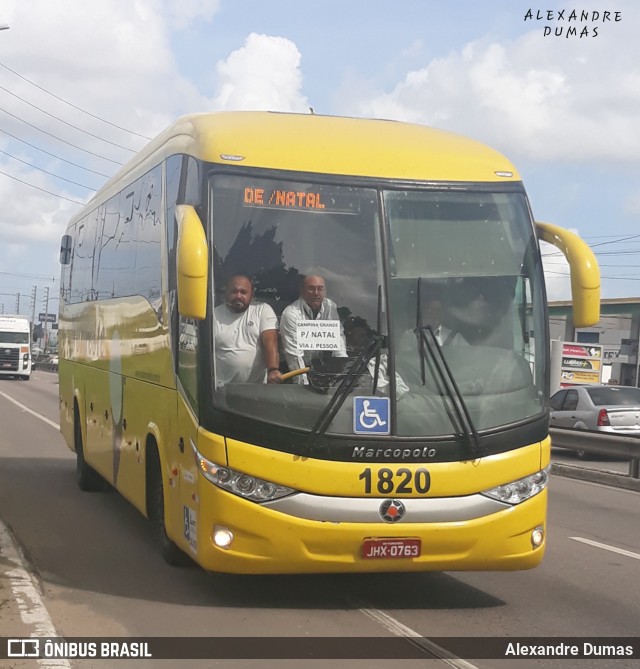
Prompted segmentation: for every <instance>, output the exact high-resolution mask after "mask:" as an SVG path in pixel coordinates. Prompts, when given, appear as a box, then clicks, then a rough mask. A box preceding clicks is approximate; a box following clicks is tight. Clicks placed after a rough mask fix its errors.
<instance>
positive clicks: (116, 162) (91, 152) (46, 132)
mask: <svg viewBox="0 0 640 669" xmlns="http://www.w3.org/2000/svg"><path fill="white" fill-rule="evenodd" d="M0 111H3V112H4V113H5V114H8V115H9V116H13V118H15V119H17V120H18V121H21V122H22V123H25V124H26V125H28V126H30V127H31V128H34V129H35V130H39V131H40V132H42V133H44V134H45V135H49V137H53V138H54V139H57V140H58V141H60V142H64V143H65V144H68V145H69V146H72V147H73V148H74V149H78V150H80V151H84V152H85V153H90V154H91V155H92V156H96V157H97V158H102V160H108V161H109V162H110V163H115V164H116V165H123V164H124V163H120V162H118V161H117V160H112V159H111V158H106V157H105V156H101V155H100V154H99V153H94V152H93V151H89V150H88V149H83V148H82V147H81V146H77V145H76V144H72V143H71V142H68V141H67V140H66V139H62V138H61V137H57V136H56V135H54V134H52V133H50V132H48V131H47V130H43V129H42V128H38V126H36V125H33V123H29V121H25V120H24V119H22V118H20V117H19V116H16V115H15V114H12V113H11V112H8V111H7V110H6V109H3V108H2V107H0Z"/></svg>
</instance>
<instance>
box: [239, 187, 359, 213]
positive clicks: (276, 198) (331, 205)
mask: <svg viewBox="0 0 640 669" xmlns="http://www.w3.org/2000/svg"><path fill="white" fill-rule="evenodd" d="M278 186H280V187H278ZM360 200H361V195H360V194H359V193H357V192H354V191H353V189H350V188H344V187H333V186H327V185H319V184H313V185H312V184H295V183H290V182H289V183H286V184H278V185H277V186H276V185H271V184H268V183H267V182H266V181H265V182H260V184H259V185H258V184H257V183H255V182H254V183H253V184H252V185H250V186H245V188H244V190H243V200H242V204H243V205H244V206H245V207H251V208H254V209H280V210H288V211H305V212H314V213H319V214H358V213H359V212H360Z"/></svg>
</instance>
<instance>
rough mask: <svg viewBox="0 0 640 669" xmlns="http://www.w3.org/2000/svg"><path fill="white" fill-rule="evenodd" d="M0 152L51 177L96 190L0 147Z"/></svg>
mask: <svg viewBox="0 0 640 669" xmlns="http://www.w3.org/2000/svg"><path fill="white" fill-rule="evenodd" d="M0 153H4V155H5V156H9V158H13V159H14V160H18V161H20V162H21V163H24V164H25V165H28V166H29V167H31V168H33V169H35V170H40V171H41V172H44V173H45V174H49V175H51V176H52V177H55V178H56V179H62V181H66V182H67V183H70V184H73V185H74V186H80V188H86V189H87V190H90V191H92V192H94V193H95V192H96V189H95V188H91V186H85V185H84V184H81V183H78V182H77V181H71V179H65V177H61V176H59V175H58V174H54V173H53V172H49V170H45V169H44V168H42V167H38V166H37V165H34V164H33V163H30V162H28V161H26V160H22V158H18V157H17V156H13V155H11V154H10V153H7V152H6V151H3V150H2V149H0Z"/></svg>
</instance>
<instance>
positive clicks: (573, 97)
mask: <svg viewBox="0 0 640 669" xmlns="http://www.w3.org/2000/svg"><path fill="white" fill-rule="evenodd" d="M585 9H586V7H585ZM616 9H624V11H623V12H622V15H623V19H624V20H623V21H621V22H618V23H615V22H609V23H606V24H592V23H589V24H588V25H589V29H590V30H591V31H592V30H593V27H594V26H595V25H598V29H599V33H598V36H597V37H585V38H582V39H581V38H579V37H571V38H566V37H564V36H563V37H544V35H543V25H542V24H541V23H540V22H539V23H537V24H536V23H534V24H533V25H532V30H531V31H530V32H527V33H526V34H524V35H523V36H522V37H520V38H519V39H516V40H514V41H512V42H510V43H502V44H496V43H487V42H486V41H484V40H480V41H476V42H473V43H470V44H468V45H467V46H466V47H465V48H463V49H462V50H460V51H458V52H454V53H451V54H450V55H448V56H447V57H445V58H438V59H434V60H432V61H431V62H429V63H427V64H426V65H425V66H424V67H423V68H421V69H419V70H415V71H412V72H409V73H407V74H406V76H405V78H404V80H403V81H401V82H400V83H398V84H397V85H396V86H395V88H393V90H391V91H389V92H384V93H379V94H378V95H375V96H372V97H371V98H370V99H368V100H365V101H363V102H360V103H357V104H358V107H359V111H360V113H362V114H365V115H371V116H380V117H386V118H395V119H400V120H409V121H414V122H419V123H424V124H427V125H436V126H440V127H443V128H447V129H450V130H455V131H458V132H463V133H465V134H470V135H472V136H475V137H477V138H478V139H481V140H483V141H487V142H488V143H490V144H492V145H494V146H496V148H499V149H500V150H502V151H504V152H505V153H507V154H508V155H509V156H515V155H519V156H523V155H524V156H526V157H529V158H533V159H536V160H557V161H580V160H589V159H598V160H611V161H637V156H638V154H639V153H640V133H639V132H638V127H640V68H639V67H638V63H639V62H640V41H639V40H637V39H636V38H635V37H634V36H633V32H634V31H635V26H636V25H637V24H638V20H640V12H639V11H638V8H637V7H636V6H635V5H631V4H630V3H624V2H622V7H616ZM554 25H560V24H559V23H558V24H554ZM565 25H566V24H565ZM581 29H582V26H580V27H579V28H578V30H579V31H580V30H581ZM620 43H624V45H625V48H624V49H621V48H618V45H619V44H620Z"/></svg>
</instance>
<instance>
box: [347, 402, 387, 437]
mask: <svg viewBox="0 0 640 669" xmlns="http://www.w3.org/2000/svg"><path fill="white" fill-rule="evenodd" d="M353 431H354V432H355V434H389V431H390V430H389V398H388V397H354V398H353Z"/></svg>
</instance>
